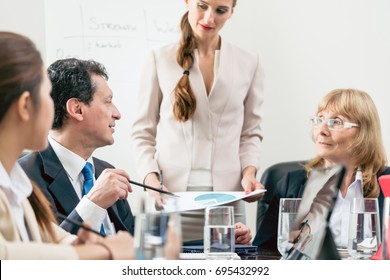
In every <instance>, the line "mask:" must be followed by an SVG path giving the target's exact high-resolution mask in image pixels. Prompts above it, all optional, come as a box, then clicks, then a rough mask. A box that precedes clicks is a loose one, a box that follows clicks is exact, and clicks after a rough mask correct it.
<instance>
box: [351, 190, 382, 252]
mask: <svg viewBox="0 0 390 280" xmlns="http://www.w3.org/2000/svg"><path fill="white" fill-rule="evenodd" d="M378 208H379V207H378V199H376V198H355V199H354V200H353V201H352V204H351V212H350V218H349V233H348V253H349V254H350V255H351V256H352V258H354V259H369V258H370V257H371V256H372V255H373V254H375V253H376V251H377V250H378V247H379V245H380V240H381V236H380V231H381V229H380V224H379V211H378Z"/></svg>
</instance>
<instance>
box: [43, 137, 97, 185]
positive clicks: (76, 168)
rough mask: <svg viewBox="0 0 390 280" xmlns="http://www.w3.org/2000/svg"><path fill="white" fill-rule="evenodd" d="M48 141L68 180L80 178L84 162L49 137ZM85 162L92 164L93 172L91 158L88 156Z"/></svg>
mask: <svg viewBox="0 0 390 280" xmlns="http://www.w3.org/2000/svg"><path fill="white" fill-rule="evenodd" d="M48 139H49V143H50V145H51V146H52V148H53V150H54V152H55V153H56V155H57V157H58V159H59V160H60V162H61V164H62V166H63V167H64V169H65V171H66V173H67V174H68V176H69V178H70V180H72V181H74V180H77V179H78V176H80V173H81V170H82V169H83V168H84V166H85V160H84V159H83V158H82V157H80V156H79V155H77V154H75V153H74V152H72V151H71V150H69V149H67V148H65V147H64V146H62V145H61V144H60V143H58V142H57V141H55V140H54V139H53V138H52V137H51V136H50V135H49V137H48ZM87 161H88V162H90V163H91V164H92V166H93V168H94V170H95V167H94V165H93V160H92V156H90V157H89V158H88V160H87ZM94 173H95V171H94Z"/></svg>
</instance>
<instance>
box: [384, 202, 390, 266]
mask: <svg viewBox="0 0 390 280" xmlns="http://www.w3.org/2000/svg"><path fill="white" fill-rule="evenodd" d="M382 226H383V240H382V259H384V260H390V197H385V200H384V203H383V224H382Z"/></svg>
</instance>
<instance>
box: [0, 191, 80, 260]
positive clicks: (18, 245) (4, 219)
mask: <svg viewBox="0 0 390 280" xmlns="http://www.w3.org/2000/svg"><path fill="white" fill-rule="evenodd" d="M23 210H24V215H25V221H26V227H27V229H28V231H29V233H30V237H31V242H23V241H22V239H21V237H20V234H19V230H18V226H17V224H16V222H15V218H14V216H13V213H12V210H11V206H10V204H9V201H8V199H7V196H6V195H5V193H4V191H3V190H2V189H1V188H0V221H1V223H0V259H1V260H5V259H9V260H16V259H23V260H39V259H40V260H48V259H54V260H59V259H78V255H77V252H76V249H75V248H74V247H73V246H71V245H70V244H71V242H73V241H74V240H75V239H76V236H75V235H71V234H69V233H68V232H66V231H64V230H63V229H62V228H60V227H59V226H57V225H54V224H53V227H54V232H55V234H56V236H57V238H58V240H57V242H58V244H54V241H53V240H50V238H49V237H48V236H47V235H46V234H45V233H43V232H42V231H41V230H40V228H39V225H38V223H37V220H36V217H35V214H34V210H33V209H32V208H31V205H30V202H29V201H28V200H27V199H26V200H25V201H23Z"/></svg>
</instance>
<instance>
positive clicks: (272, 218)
mask: <svg viewBox="0 0 390 280" xmlns="http://www.w3.org/2000/svg"><path fill="white" fill-rule="evenodd" d="M387 174H390V167H387V168H386V169H385V170H384V171H383V172H381V173H379V174H378V175H377V177H378V178H379V177H380V176H382V175H387ZM306 180H307V176H306V170H304V169H303V167H302V169H300V170H296V171H292V172H288V173H287V174H286V175H285V176H284V177H283V178H282V179H280V181H279V183H278V184H277V187H276V191H275V194H274V196H273V198H272V199H271V202H270V205H269V208H268V211H267V212H266V214H265V217H264V220H263V222H262V224H261V226H260V228H259V229H258V231H257V233H256V236H255V239H254V240H253V245H256V246H259V248H263V249H271V250H275V251H277V248H278V246H277V244H278V243H277V232H278V221H279V201H280V199H281V198H302V195H303V191H304V189H305V184H306ZM383 200H384V195H383V193H382V190H381V191H380V194H379V197H378V204H379V215H380V222H382V209H383Z"/></svg>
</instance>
